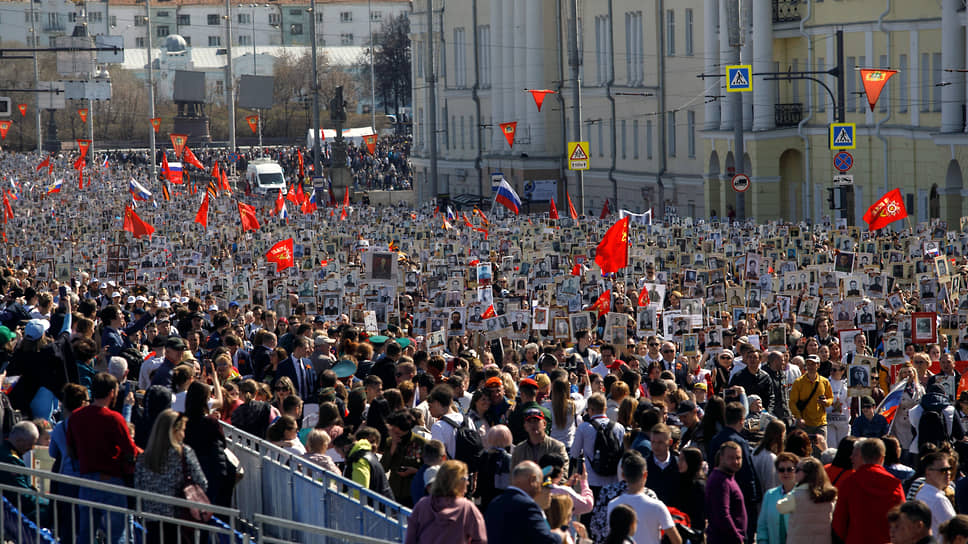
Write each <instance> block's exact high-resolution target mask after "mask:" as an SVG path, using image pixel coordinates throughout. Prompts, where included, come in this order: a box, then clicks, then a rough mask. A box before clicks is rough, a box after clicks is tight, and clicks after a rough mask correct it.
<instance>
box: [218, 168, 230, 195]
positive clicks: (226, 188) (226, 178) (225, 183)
mask: <svg viewBox="0 0 968 544" xmlns="http://www.w3.org/2000/svg"><path fill="white" fill-rule="evenodd" d="M219 175H220V176H221V182H222V190H223V191H225V192H227V193H228V194H232V186H231V185H229V175H228V174H227V173H226V172H225V170H224V169H223V170H222V171H220V172H219Z"/></svg>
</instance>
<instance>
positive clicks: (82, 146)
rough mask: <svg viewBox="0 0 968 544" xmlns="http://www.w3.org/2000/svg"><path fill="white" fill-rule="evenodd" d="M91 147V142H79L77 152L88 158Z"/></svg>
mask: <svg viewBox="0 0 968 544" xmlns="http://www.w3.org/2000/svg"><path fill="white" fill-rule="evenodd" d="M90 147H91V140H77V152H78V153H79V154H80V155H81V156H82V157H85V156H87V150H88V149H90Z"/></svg>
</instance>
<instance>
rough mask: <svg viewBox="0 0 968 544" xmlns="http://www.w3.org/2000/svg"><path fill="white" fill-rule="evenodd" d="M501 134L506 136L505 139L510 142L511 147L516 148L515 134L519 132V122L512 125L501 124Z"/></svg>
mask: <svg viewBox="0 0 968 544" xmlns="http://www.w3.org/2000/svg"><path fill="white" fill-rule="evenodd" d="M500 126H501V133H503V134H504V139H506V140H507V141H508V146H509V147H512V148H513V147H514V133H515V131H517V130H518V122H517V121H513V122H511V123H501V125H500Z"/></svg>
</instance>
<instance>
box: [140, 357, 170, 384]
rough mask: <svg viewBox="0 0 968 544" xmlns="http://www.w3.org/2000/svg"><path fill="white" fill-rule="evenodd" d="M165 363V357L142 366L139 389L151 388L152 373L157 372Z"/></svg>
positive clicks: (149, 361) (156, 358)
mask: <svg viewBox="0 0 968 544" xmlns="http://www.w3.org/2000/svg"><path fill="white" fill-rule="evenodd" d="M163 362H165V358H164V357H155V358H154V359H149V360H147V361H145V362H144V363H142V364H141V370H140V371H139V372H138V389H142V390H145V389H148V387H150V386H151V373H152V372H154V371H155V370H157V369H158V367H159V366H161V363H163Z"/></svg>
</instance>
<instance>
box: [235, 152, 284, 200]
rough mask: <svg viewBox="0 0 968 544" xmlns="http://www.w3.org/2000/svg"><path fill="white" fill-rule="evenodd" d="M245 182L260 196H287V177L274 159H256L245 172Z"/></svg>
mask: <svg viewBox="0 0 968 544" xmlns="http://www.w3.org/2000/svg"><path fill="white" fill-rule="evenodd" d="M245 181H246V183H248V185H249V188H250V190H251V191H252V192H253V193H256V194H260V195H266V194H268V195H272V196H275V195H276V194H278V191H279V189H282V194H286V176H285V174H283V172H282V167H281V166H279V163H277V162H276V161H274V160H272V159H254V160H252V161H250V162H249V166H248V167H247V168H246V170H245Z"/></svg>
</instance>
